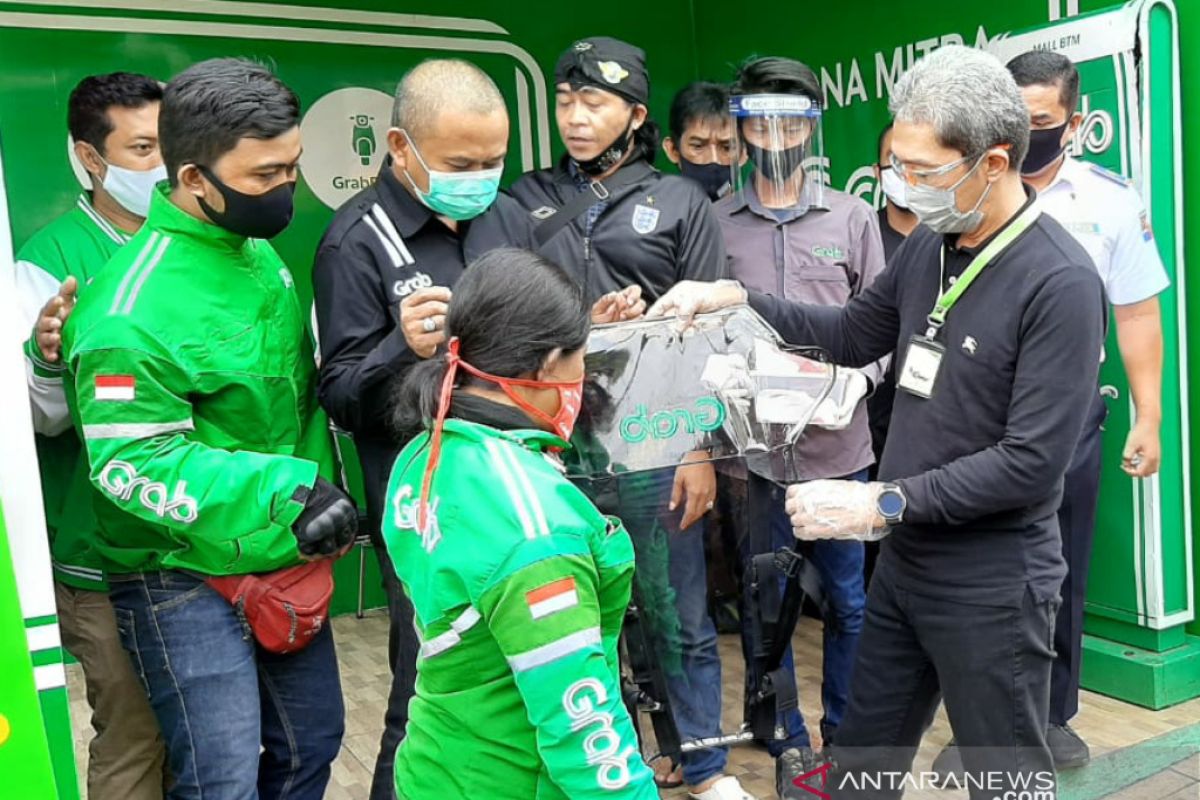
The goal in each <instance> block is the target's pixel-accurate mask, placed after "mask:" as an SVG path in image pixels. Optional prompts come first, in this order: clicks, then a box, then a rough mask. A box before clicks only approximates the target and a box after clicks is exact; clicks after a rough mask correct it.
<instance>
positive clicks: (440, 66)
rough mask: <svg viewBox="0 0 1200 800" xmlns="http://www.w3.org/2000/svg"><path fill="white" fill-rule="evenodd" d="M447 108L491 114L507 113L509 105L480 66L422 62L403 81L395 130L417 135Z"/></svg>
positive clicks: (449, 61) (394, 108)
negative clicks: (498, 111) (398, 129)
mask: <svg viewBox="0 0 1200 800" xmlns="http://www.w3.org/2000/svg"><path fill="white" fill-rule="evenodd" d="M447 109H454V110H455V111H466V112H469V113H475V114H490V113H492V112H493V111H496V110H497V109H499V110H501V111H506V106H505V105H504V95H502V94H500V89H498V88H497V87H496V83H495V82H494V81H493V80H492V79H491V78H489V77H488V75H487V73H486V72H484V71H483V70H481V69H480V68H479V67H477V66H475V65H474V64H472V63H470V62H469V61H463V60H462V59H458V58H435V59H430V60H428V61H422V62H421V63H420V64H418V65H417V66H415V67H413V68H412V69H410V70H409V71H408V72H407V73H405V75H404V77H403V78H401V79H400V83H399V85H398V86H396V102H395V103H394V104H393V105H392V127H394V128H404V130H406V131H408V133H409V135H410V136H417V135H419V133H420V131H421V129H422V128H424V127H427V126H428V125H430V124H431V123H432V122H433V120H434V119H435V118H436V117H437V115H438V114H440V113H441V112H442V111H446V110H447Z"/></svg>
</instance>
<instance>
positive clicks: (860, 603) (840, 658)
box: [749, 470, 867, 758]
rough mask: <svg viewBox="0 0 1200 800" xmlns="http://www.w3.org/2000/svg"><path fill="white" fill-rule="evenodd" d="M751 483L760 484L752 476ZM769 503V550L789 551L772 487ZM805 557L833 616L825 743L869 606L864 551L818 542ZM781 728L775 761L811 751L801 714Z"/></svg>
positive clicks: (784, 519) (783, 515)
mask: <svg viewBox="0 0 1200 800" xmlns="http://www.w3.org/2000/svg"><path fill="white" fill-rule="evenodd" d="M866 476H867V473H866V470H863V471H862V472H858V473H855V474H854V475H851V476H849V477H848V478H847V479H848V480H856V481H865V480H866ZM750 480H763V479H761V478H758V477H757V476H751V478H750ZM751 494H752V495H753V494H754V493H751ZM760 496H761V495H760ZM770 498H771V500H770V511H769V514H768V519H769V524H770V542H771V547H772V549H773V550H778V549H779V548H781V547H793V546H795V544H796V538H795V536H793V535H792V523H791V521H790V520H789V519H788V515H787V511H786V510H785V508H784V502H785V499H786V498H785V490H784V489H783V488H782V487H780V486H775V485H771V487H770ZM749 519H755V516H754V515H751V516H749ZM805 555H806V556H807V557H808V558H809V559H810V560H811V561H812V564H813V566H814V567H816V568H817V572H818V574H819V575H820V577H821V586H822V588H823V589H824V591H825V596H826V598H827V599H828V601H829V607H830V613H831V615H832V619H827V620H826V621H825V630H824V635H823V639H824V641H823V647H822V679H821V705H822V706H823V707H824V711H825V715H824V717H823V718H822V719H821V737H822V739H824V740H825V741H827V742H828V741H829V740H830V739H831V738H832V737H833V734H834V732H835V731H836V730H837V727H838V725H839V724H841V721H842V716H843V715H844V714H845V713H846V704H847V702H848V700H849V697H850V675H851V672H852V671H853V667H854V653H855V651H856V650H857V649H858V637H859V635H860V634H861V633H862V628H863V617H864V609H865V607H866V603H867V597H866V589H865V586H864V580H863V562H864V547H863V543H862V542H853V541H834V540H820V541H816V542H813V543H812V546H811V549H807V550H806V552H805ZM783 667H784V668H785V669H787V670H788V671H789V672H792V673H794V671H795V659H794V656H793V654H792V647H791V645H790V644H789V645H788V648H787V652H786V653H785V654H784V657H783ZM779 725H781V726H782V727H783V729H784V730H785V731H786V732H787V738H786V739H783V740H773V741H770V742H768V743H767V749H768V751H769V752H770V754H771V755H772V756H774V757H776V758H778V757H779V755H780V753H782V752H783V751H784V750H786V749H788V748H791V747H809V746H811V744H812V742H811V740H810V739H809V736H808V729H807V728H806V727H805V725H804V716H803V714H802V713H801V712H800V710H799V709H795V710H793V711H790V712H788V713H786V714H783V715H781V717H780V719H779Z"/></svg>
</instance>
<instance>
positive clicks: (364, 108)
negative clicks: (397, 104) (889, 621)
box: [300, 86, 392, 209]
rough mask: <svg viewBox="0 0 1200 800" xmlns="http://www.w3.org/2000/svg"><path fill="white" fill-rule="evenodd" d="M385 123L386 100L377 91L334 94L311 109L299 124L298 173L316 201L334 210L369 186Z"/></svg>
mask: <svg viewBox="0 0 1200 800" xmlns="http://www.w3.org/2000/svg"><path fill="white" fill-rule="evenodd" d="M391 122H392V98H391V96H390V95H388V94H386V93H384V92H381V91H379V90H378V89H364V88H362V87H358V86H352V87H350V88H347V89H337V90H335V91H332V92H330V93H329V94H327V95H324V96H322V97H321V98H320V99H319V100H317V102H315V103H313V104H312V106H311V107H310V108H309V109H308V113H307V114H305V115H304V120H303V121H302V122H301V123H300V136H301V138H302V139H303V141H304V153H303V155H301V156H300V171H301V172H303V173H304V181H305V183H307V184H308V186H309V188H310V189H312V191H313V194H315V195H316V196H317V199H319V200H320V201H321V202H322V203H324V204H325V205H327V206H329V207H330V208H334V209H336V208H338V207H339V206H340V205H341V204H342V203H344V202H346V201H347V200H349V199H350V198H351V197H353V196H354V195H355V194H356V193H357V192H358V191H359V190H360V189H364V188H366V187H367V186H370V185H371V184H372V183H374V182H375V178H376V176H377V175H378V174H379V167H380V166H381V165H382V164H383V158H384V156H386V155H387V132H388V128H390V127H391Z"/></svg>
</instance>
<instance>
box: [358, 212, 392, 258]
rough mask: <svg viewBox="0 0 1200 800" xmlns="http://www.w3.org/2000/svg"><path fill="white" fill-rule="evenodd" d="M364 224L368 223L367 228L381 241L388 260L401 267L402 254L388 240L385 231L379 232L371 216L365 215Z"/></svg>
mask: <svg viewBox="0 0 1200 800" xmlns="http://www.w3.org/2000/svg"><path fill="white" fill-rule="evenodd" d="M363 222H365V223H367V227H368V228H370V229H371V230H372V231H374V232H375V236H376V238H378V239H379V243H380V244H381V245H383V249H384V250H386V251H387V254H388V258H390V259H391V260H392V266H393V267H399V266H400V252H399V251H398V250H397V249H396V246H395V245H393V244H392V243H391V242H389V241H388V240H387V237H386V236H384V235H383V231H381V230H379V226H378V225H376V224H375V220H373V219H371V215H370V214H364V215H363Z"/></svg>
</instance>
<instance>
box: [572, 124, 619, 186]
mask: <svg viewBox="0 0 1200 800" xmlns="http://www.w3.org/2000/svg"><path fill="white" fill-rule="evenodd" d="M632 144H633V115H632V114H630V115H629V124H628V125H626V126H625V130H624V132H622V133H621V134H620V135H619V136H617V138H616V139H615V140H613V143H612V144H610V145H609V146H608V147H606V148H604V150H603V152H601V153H600V155H598V156H596V157H595V158H589V159H588V160H586V161H578V160H577V161H576V162H575V165H576V166H577V167H579V169H580V170H582V171H583V172H584V173H585V174H587V175H603V174H604V173H606V172H608V171H609V170H610V169H612V168H613V167H615V166H616V165H617V164H620V163H621V159H623V158H625V153H626V152H628V151H629V147H630V145H632Z"/></svg>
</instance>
